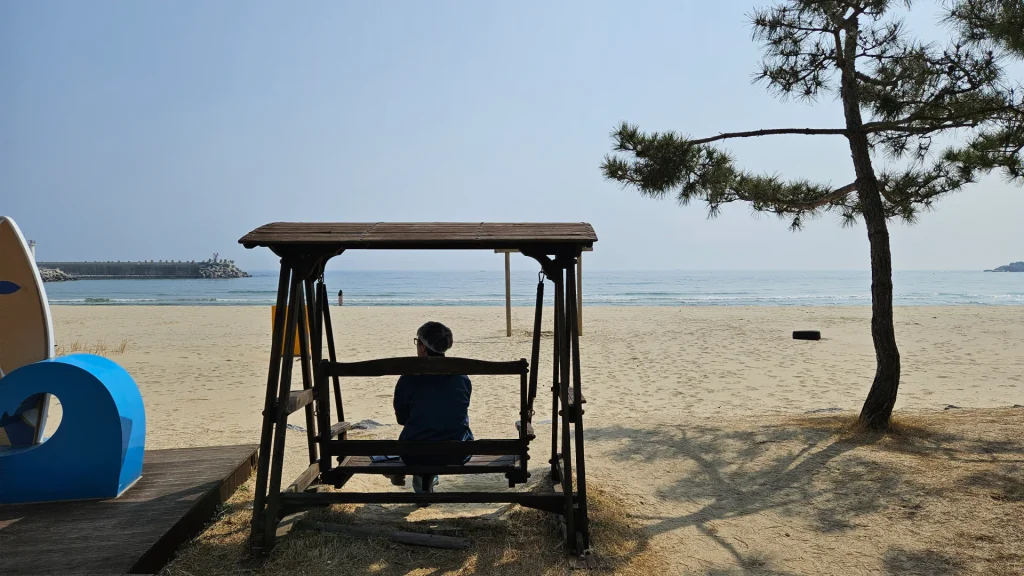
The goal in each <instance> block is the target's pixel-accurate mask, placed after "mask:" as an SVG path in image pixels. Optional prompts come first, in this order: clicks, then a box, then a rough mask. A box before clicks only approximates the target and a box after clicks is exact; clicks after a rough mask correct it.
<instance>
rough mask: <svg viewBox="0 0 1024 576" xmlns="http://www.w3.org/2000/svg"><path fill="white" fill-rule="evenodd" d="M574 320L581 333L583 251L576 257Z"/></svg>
mask: <svg viewBox="0 0 1024 576" xmlns="http://www.w3.org/2000/svg"><path fill="white" fill-rule="evenodd" d="M576 304H577V305H576V309H577V310H576V320H577V327H576V329H577V333H578V334H579V335H580V336H582V335H583V252H580V256H579V258H577V259H576Z"/></svg>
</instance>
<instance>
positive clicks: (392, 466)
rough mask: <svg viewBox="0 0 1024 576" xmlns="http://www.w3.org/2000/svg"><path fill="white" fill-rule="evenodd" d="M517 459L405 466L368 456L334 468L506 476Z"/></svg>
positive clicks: (487, 458) (363, 471) (481, 458)
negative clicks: (371, 458)
mask: <svg viewBox="0 0 1024 576" xmlns="http://www.w3.org/2000/svg"><path fill="white" fill-rule="evenodd" d="M519 464H520V462H519V457H518V456H513V455H503V456H494V455H490V456H473V457H472V458H470V459H469V462H466V463H465V464H462V465H449V466H407V465H405V464H404V463H403V462H402V461H401V460H390V461H387V462H373V461H372V460H370V457H369V456H346V457H345V458H344V459H343V460H342V461H341V464H339V465H338V466H337V467H335V468H334V470H335V471H337V472H338V473H339V474H386V475H389V476H391V475H395V474H405V475H410V476H411V475H432V474H442V475H443V474H452V475H459V474H506V473H512V472H515V471H517V470H518V469H519Z"/></svg>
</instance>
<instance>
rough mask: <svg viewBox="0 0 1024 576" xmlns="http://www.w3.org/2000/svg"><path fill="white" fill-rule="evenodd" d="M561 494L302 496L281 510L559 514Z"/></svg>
mask: <svg viewBox="0 0 1024 576" xmlns="http://www.w3.org/2000/svg"><path fill="white" fill-rule="evenodd" d="M566 498H574V496H573V495H570V496H568V497H566V496H563V495H562V494H554V493H541V492H513V491H508V492H427V493H420V494H417V493H415V492H316V493H313V492H302V493H298V494H282V495H281V506H282V510H287V511H289V512H295V511H299V510H308V509H311V508H320V507H323V506H330V505H332V504H519V505H520V506H526V507H528V508H536V509H538V510H546V511H548V512H555V513H558V512H561V511H562V509H563V508H564V505H565V504H564V503H565V499H566Z"/></svg>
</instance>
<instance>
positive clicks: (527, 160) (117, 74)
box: [0, 0, 1024, 269]
mask: <svg viewBox="0 0 1024 576" xmlns="http://www.w3.org/2000/svg"><path fill="white" fill-rule="evenodd" d="M763 3H764V2H757V1H755V0H743V1H740V0H729V1H717V2H678V1H674V0H665V1H644V2H639V1H638V2H605V1H597V0H576V1H573V2H568V1H567V2H550V3H549V2H466V1H449V2H444V1H432V2H411V1H406V2H333V1H332V2H297V3H291V2H273V3H272V2H227V1H220V2H198V1H192V2H187V1H177V2H101V1H94V2H77V1H75V2H15V1H13V0H12V1H5V2H0V213H2V214H6V215H9V216H12V217H14V218H15V219H16V220H17V221H18V222H19V224H20V226H21V228H22V229H23V230H24V231H25V233H26V235H28V236H30V237H31V238H34V239H35V240H37V241H38V242H39V258H40V259H41V260H57V259H65V260H76V259H90V260H94V259H114V260H118V259H119V260H130V259H147V260H148V259H200V258H203V257H206V256H207V255H208V254H210V253H212V252H214V251H219V252H220V253H221V254H222V255H223V256H225V257H228V258H234V259H235V260H236V261H238V262H239V263H240V264H241V265H243V266H244V267H248V268H251V269H269V268H272V267H274V266H275V264H276V261H275V260H274V258H273V257H272V255H270V253H269V252H268V251H266V250H256V251H249V250H244V249H243V248H241V247H240V246H239V245H238V244H236V241H237V239H238V238H239V237H240V236H242V235H243V234H244V233H245V232H247V231H248V230H249V229H251V228H253V227H255V226H258V225H260V224H263V223H266V222H270V221H278V220H313V221H332V220H338V221H380V220H391V221H418V220H426V221H430V220H452V221H492V220H493V221H520V220H522V221H528V220H564V221H589V222H591V223H592V224H594V226H595V228H596V229H597V232H598V235H599V237H600V242H599V243H598V244H597V247H596V248H597V249H596V251H595V252H594V253H593V255H590V256H589V257H588V266H589V267H591V268H603V269H662V268H669V269H675V268H680V269H865V268H867V265H868V249H867V240H866V235H865V232H864V230H863V227H861V226H859V227H856V228H853V229H841V228H839V227H838V226H837V225H836V222H835V221H834V220H832V219H829V218H826V219H824V220H820V221H817V222H813V223H811V224H810V225H809V226H808V229H807V230H806V231H804V232H801V233H797V234H794V233H791V232H789V231H788V230H787V227H786V224H785V223H783V222H780V221H778V220H775V219H773V218H767V217H761V218H759V219H754V218H751V215H750V211H749V208H748V207H746V206H743V205H737V206H734V207H731V208H730V209H728V210H726V212H725V214H724V215H723V216H722V217H720V218H718V219H717V220H711V221H708V220H706V219H705V213H704V210H703V208H701V207H698V206H691V207H689V208H680V207H678V206H676V205H675V204H674V203H673V202H672V201H670V200H666V201H661V202H658V201H653V200H649V199H644V198H641V197H639V196H638V195H637V194H636V193H634V192H632V191H629V190H623V189H621V188H620V187H619V186H618V185H616V184H614V183H610V182H606V181H604V180H603V179H602V177H601V174H600V171H599V169H598V166H599V164H600V162H601V159H602V157H603V155H604V154H605V153H606V152H608V151H609V146H610V140H609V137H608V134H609V132H610V130H611V129H612V128H613V127H614V126H615V125H616V124H617V123H618V122H619V121H621V120H628V121H630V122H635V123H639V124H640V125H641V127H643V128H645V129H650V130H655V129H657V130H664V129H675V130H679V131H683V132H688V133H690V134H692V135H694V136H703V135H709V134H714V133H717V132H719V131H731V130H741V129H756V128H767V127H785V126H803V125H807V126H837V125H838V124H839V122H840V121H841V116H840V109H839V107H838V106H837V104H836V103H835V102H832V101H825V102H823V103H819V104H818V105H816V106H806V105H803V104H799V103H792V102H791V103H780V102H777V101H775V100H774V99H773V98H772V97H771V96H769V95H768V94H767V93H766V92H765V91H764V89H763V88H762V87H760V86H755V85H752V84H751V83H750V77H751V73H752V72H753V71H754V70H755V69H756V65H757V61H758V56H759V50H758V47H757V46H756V45H755V44H753V43H752V42H751V41H750V28H749V25H748V24H747V21H746V19H745V17H744V14H745V13H747V12H748V11H749V10H750V9H751V8H752V7H754V6H756V5H760V4H763ZM921 5H923V6H927V3H922V4H921ZM926 16H927V15H926ZM919 19H920V20H921V21H923V22H924V23H925V24H926V25H929V19H930V16H927V17H921V18H919ZM731 148H732V150H733V151H734V152H735V153H736V155H737V157H738V158H739V159H740V160H741V162H742V163H743V164H744V165H745V166H747V167H750V168H753V169H757V170H764V171H772V172H774V171H778V172H780V173H782V174H785V175H787V176H805V177H810V178H815V179H820V180H825V181H831V182H833V183H835V184H846V183H847V182H849V181H851V180H852V179H853V178H852V167H851V165H850V160H849V153H848V150H847V148H846V144H845V141H844V140H843V139H842V138H840V137H835V138H829V137H816V138H813V139H811V138H807V137H787V138H776V139H771V140H767V139H758V140H751V141H743V142H738V143H736V144H735V145H732V146H731ZM1022 221H1024V191H1022V190H1021V189H1019V188H1015V187H1011V186H1009V185H1007V184H1005V183H1003V182H1001V181H1000V180H998V179H995V178H994V179H992V180H989V181H986V182H984V183H982V184H980V185H975V186H973V187H972V188H971V189H970V190H969V191H967V192H964V193H961V194H959V195H958V196H955V197H952V198H949V199H947V200H944V201H942V202H940V203H939V205H938V211H936V212H933V213H930V214H925V215H924V216H923V217H922V218H921V223H920V224H919V225H917V226H915V227H911V228H907V227H904V226H900V225H897V226H894V229H893V256H894V263H895V266H896V267H897V268H900V269H978V268H987V267H992V266H996V265H999V264H1005V263H1006V262H1008V261H1010V260H1020V259H1024V225H1021V222H1022ZM343 258H345V266H348V267H358V268H388V269H394V268H415V269H436V268H471V269H483V268H489V267H500V262H499V261H498V260H497V258H498V257H496V256H495V255H493V254H482V253H476V254H468V253H463V254H437V253H429V254H414V253H389V254H382V253H374V254H368V253H361V254H353V255H346V256H345V257H343ZM518 265H519V266H521V267H529V265H528V263H526V262H525V261H523V262H520V263H518Z"/></svg>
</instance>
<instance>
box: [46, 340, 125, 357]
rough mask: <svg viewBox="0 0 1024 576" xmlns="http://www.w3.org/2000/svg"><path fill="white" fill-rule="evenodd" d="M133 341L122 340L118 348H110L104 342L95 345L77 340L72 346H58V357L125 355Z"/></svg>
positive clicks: (100, 341)
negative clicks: (73, 355)
mask: <svg viewBox="0 0 1024 576" xmlns="http://www.w3.org/2000/svg"><path fill="white" fill-rule="evenodd" d="M129 344H131V341H130V340H129V339H127V338H122V339H121V342H119V343H118V344H117V345H116V346H110V345H108V344H107V343H106V341H104V340H99V341H97V342H95V343H93V344H89V343H87V342H82V341H80V340H75V341H74V342H71V343H70V344H58V345H57V350H56V355H57V356H67V355H68V354H95V355H96V356H111V355H115V354H124V353H125V352H127V351H128V346H129Z"/></svg>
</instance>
